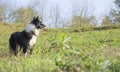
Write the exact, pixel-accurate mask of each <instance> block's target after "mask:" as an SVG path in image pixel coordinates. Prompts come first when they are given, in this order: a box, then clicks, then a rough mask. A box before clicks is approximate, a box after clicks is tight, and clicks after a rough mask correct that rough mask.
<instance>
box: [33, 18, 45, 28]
mask: <svg viewBox="0 0 120 72" xmlns="http://www.w3.org/2000/svg"><path fill="white" fill-rule="evenodd" d="M31 23H32V24H34V25H35V27H36V28H37V29H42V28H44V27H45V25H44V24H43V23H42V21H40V20H39V18H38V16H37V17H34V18H33V20H32V21H31Z"/></svg>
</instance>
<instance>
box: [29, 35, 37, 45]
mask: <svg viewBox="0 0 120 72" xmlns="http://www.w3.org/2000/svg"><path fill="white" fill-rule="evenodd" d="M35 43H36V36H35V35H33V36H32V38H31V39H30V41H29V45H30V46H33V45H35Z"/></svg>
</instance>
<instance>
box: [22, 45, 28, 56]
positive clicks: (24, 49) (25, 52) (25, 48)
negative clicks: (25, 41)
mask: <svg viewBox="0 0 120 72" xmlns="http://www.w3.org/2000/svg"><path fill="white" fill-rule="evenodd" d="M27 49H28V46H24V47H23V53H24V57H25V58H26V57H27Z"/></svg>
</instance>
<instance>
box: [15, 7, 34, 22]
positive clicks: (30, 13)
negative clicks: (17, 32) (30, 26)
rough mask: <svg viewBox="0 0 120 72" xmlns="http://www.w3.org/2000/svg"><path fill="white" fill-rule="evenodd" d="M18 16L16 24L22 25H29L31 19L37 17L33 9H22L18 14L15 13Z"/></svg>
mask: <svg viewBox="0 0 120 72" xmlns="http://www.w3.org/2000/svg"><path fill="white" fill-rule="evenodd" d="M14 13H15V15H16V22H21V23H25V24H26V23H28V22H30V21H31V19H32V18H33V17H34V16H35V14H36V13H35V12H34V10H33V9H32V8H30V7H28V8H20V9H18V10H17V11H16V12H14Z"/></svg>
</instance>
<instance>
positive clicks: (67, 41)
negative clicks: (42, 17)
mask: <svg viewBox="0 0 120 72" xmlns="http://www.w3.org/2000/svg"><path fill="white" fill-rule="evenodd" d="M25 27H26V25H23V24H6V23H0V72H120V27H108V29H107V28H104V27H96V28H90V29H88V30H87V28H86V29H83V28H78V29H76V28H64V29H48V28H45V29H43V30H41V32H40V35H39V36H38V38H37V43H36V45H35V47H34V50H33V57H32V58H31V57H30V55H29V53H28V55H27V58H26V59H25V58H24V56H23V54H22V53H21V52H20V53H19V56H18V57H17V58H16V57H15V56H14V55H13V56H12V57H9V43H8V40H9V37H10V34H11V33H12V32H15V31H21V30H23V29H24V28H25Z"/></svg>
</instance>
